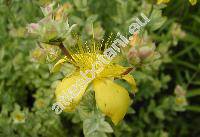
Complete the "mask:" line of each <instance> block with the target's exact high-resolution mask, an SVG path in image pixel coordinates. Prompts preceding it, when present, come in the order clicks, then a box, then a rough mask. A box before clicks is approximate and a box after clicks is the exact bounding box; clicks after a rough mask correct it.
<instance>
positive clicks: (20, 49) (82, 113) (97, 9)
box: [0, 0, 200, 137]
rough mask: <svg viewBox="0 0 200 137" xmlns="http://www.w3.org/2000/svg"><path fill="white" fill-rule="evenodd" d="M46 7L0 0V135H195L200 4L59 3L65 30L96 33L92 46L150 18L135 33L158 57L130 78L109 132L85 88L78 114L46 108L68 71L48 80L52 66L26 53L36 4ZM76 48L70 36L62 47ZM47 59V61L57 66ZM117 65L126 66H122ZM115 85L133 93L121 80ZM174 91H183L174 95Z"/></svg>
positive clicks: (31, 45)
mask: <svg viewBox="0 0 200 137" xmlns="http://www.w3.org/2000/svg"><path fill="white" fill-rule="evenodd" d="M48 1H50V0H45V1H42V0H32V1H28V2H27V1H26V0H0V15H1V16H0V112H1V113H0V136H2V137H29V136H30V137H47V136H48V137H67V136H70V137H71V136H73V137H79V136H83V135H84V136H86V137H106V136H108V137H109V136H116V137H124V136H125V137H132V136H135V137H174V136H178V137H198V136H199V134H200V129H199V127H200V122H199V121H200V117H199V112H200V106H199V95H200V92H199V86H200V79H199V77H200V64H199V57H200V47H199V44H200V40H199V36H200V32H199V28H200V5H199V3H197V4H196V6H191V5H189V3H188V1H186V0H181V1H176V0H171V1H170V3H169V4H168V5H156V3H155V1H153V0H143V1H136V0H109V1H102V0H70V1H67V0H62V1H59V2H61V3H65V2H68V4H70V5H71V6H69V10H68V11H67V13H68V16H69V24H70V25H71V24H77V25H78V26H77V27H76V28H75V31H76V32H78V33H79V34H80V35H81V37H82V38H83V39H90V38H92V37H93V32H94V38H95V39H96V40H101V39H102V38H104V39H107V36H109V35H110V33H111V32H112V33H116V32H118V31H120V32H121V33H122V34H124V35H126V36H127V37H129V35H128V26H129V25H130V24H131V23H132V22H133V21H134V19H133V18H134V17H136V16H139V15H140V13H141V12H143V13H145V14H146V15H148V17H149V18H150V19H151V21H150V23H149V24H148V25H147V26H146V27H145V28H143V29H142V31H141V33H140V35H141V37H146V36H148V37H149V38H150V39H151V44H152V43H153V44H155V46H156V49H157V52H159V54H160V58H159V59H157V60H156V61H154V62H153V63H150V64H147V65H144V66H141V67H139V68H138V69H137V70H136V71H133V72H132V73H131V74H132V75H133V76H134V78H135V79H136V82H137V86H138V93H137V94H136V95H133V96H134V97H133V102H132V105H131V107H130V108H129V111H128V114H127V115H126V116H125V118H124V120H123V121H122V122H120V123H119V124H118V125H117V126H114V125H113V124H112V123H111V122H110V120H109V119H108V118H107V117H105V116H104V115H103V114H102V113H101V112H99V110H98V109H96V106H95V105H96V103H95V100H94V92H93V91H91V89H90V88H89V89H88V90H87V92H86V94H85V95H84V98H83V100H82V101H81V103H80V105H79V106H78V108H77V110H76V111H75V112H72V113H62V114H61V115H56V114H55V113H54V111H52V110H51V105H52V104H53V103H54V102H55V100H54V91H55V88H56V85H57V83H58V82H59V81H60V80H61V79H62V78H63V76H64V75H66V74H69V73H70V70H72V69H73V68H72V67H71V66H69V65H68V64H65V67H63V68H61V69H62V73H60V74H50V68H51V67H52V66H51V65H50V64H43V65H41V64H38V63H36V62H33V56H31V55H33V52H31V51H32V50H33V49H35V47H36V45H37V44H36V43H37V41H36V39H35V38H30V37H28V36H27V30H26V26H27V24H29V23H31V22H37V21H39V20H40V19H41V18H42V13H41V10H40V8H39V6H42V5H44V4H45V3H47V2H48ZM73 42H74V41H73V37H72V36H68V37H67V38H66V40H65V41H64V43H65V45H70V46H73ZM37 48H39V47H37ZM47 49H48V50H47V51H49V48H47ZM53 50H55V51H56V53H57V52H59V53H60V51H58V49H53ZM30 52H31V54H30ZM47 56H48V57H52V56H51V55H47ZM52 58H53V59H52ZM52 58H51V59H50V60H51V61H52V60H53V61H54V60H56V58H54V56H53V57H52ZM40 59H43V58H40ZM121 63H122V64H126V65H127V60H126V59H123V60H122V62H121ZM116 82H117V83H120V84H122V85H124V86H125V87H126V88H127V89H128V90H130V86H129V85H127V84H125V82H124V81H116ZM177 85H180V87H181V88H180V89H181V91H183V92H178V93H177V92H176V91H177V89H176V87H177ZM89 91H90V92H89ZM181 93H183V94H181Z"/></svg>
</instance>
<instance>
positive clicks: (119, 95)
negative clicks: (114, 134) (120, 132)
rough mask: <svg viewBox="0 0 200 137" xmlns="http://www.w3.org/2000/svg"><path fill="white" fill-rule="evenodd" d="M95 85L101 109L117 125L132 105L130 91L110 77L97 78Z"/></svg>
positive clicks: (97, 100)
mask: <svg viewBox="0 0 200 137" xmlns="http://www.w3.org/2000/svg"><path fill="white" fill-rule="evenodd" d="M93 86H94V90H95V99H96V103H97V105H98V107H99V109H100V110H101V111H102V112H103V113H105V114H106V115H107V116H109V117H110V118H111V119H112V122H113V123H114V124H115V125H116V124H117V123H118V122H119V121H120V120H122V119H123V117H124V116H125V114H126V112H127V110H128V107H129V105H130V97H129V94H128V91H127V90H126V89H124V88H123V87H121V86H119V85H117V84H116V83H114V82H112V81H111V80H109V79H98V80H95V81H94V83H93Z"/></svg>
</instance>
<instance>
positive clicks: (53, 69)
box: [51, 59, 66, 73]
mask: <svg viewBox="0 0 200 137" xmlns="http://www.w3.org/2000/svg"><path fill="white" fill-rule="evenodd" d="M64 62H66V60H65V59H60V60H59V61H58V62H57V63H56V64H55V65H54V66H53V68H52V69H51V72H53V73H54V72H58V71H59V70H60V69H61V67H62V65H63V64H64Z"/></svg>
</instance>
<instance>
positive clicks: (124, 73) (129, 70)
mask: <svg viewBox="0 0 200 137" xmlns="http://www.w3.org/2000/svg"><path fill="white" fill-rule="evenodd" d="M134 69H135V68H134V67H132V68H128V69H127V70H126V71H125V72H123V73H122V75H126V74H128V73H129V72H131V71H132V70H134Z"/></svg>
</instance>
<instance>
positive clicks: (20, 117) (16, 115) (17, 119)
mask: <svg viewBox="0 0 200 137" xmlns="http://www.w3.org/2000/svg"><path fill="white" fill-rule="evenodd" d="M11 115H12V118H13V122H14V123H16V124H18V123H24V122H25V114H24V113H23V112H21V111H14V112H13V113H12V114H11Z"/></svg>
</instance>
